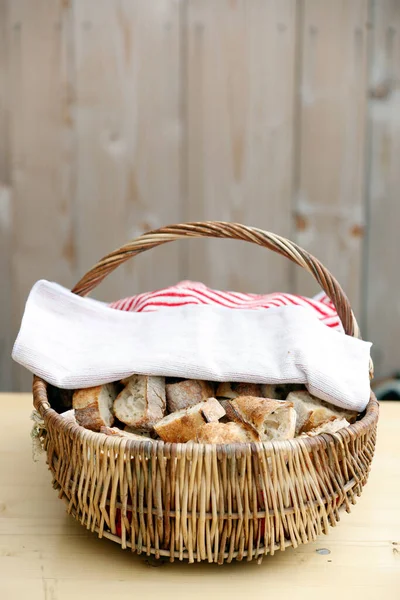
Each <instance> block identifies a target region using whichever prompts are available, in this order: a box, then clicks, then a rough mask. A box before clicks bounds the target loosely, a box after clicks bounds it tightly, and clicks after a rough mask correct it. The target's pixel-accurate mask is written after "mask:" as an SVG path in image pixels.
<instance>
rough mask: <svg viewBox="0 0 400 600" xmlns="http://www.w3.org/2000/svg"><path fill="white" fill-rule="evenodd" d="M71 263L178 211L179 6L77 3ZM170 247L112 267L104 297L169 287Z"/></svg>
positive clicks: (132, 0) (103, 0) (173, 251)
mask: <svg viewBox="0 0 400 600" xmlns="http://www.w3.org/2000/svg"><path fill="white" fill-rule="evenodd" d="M74 15H75V21H74V25H75V42H76V105H75V111H76V113H75V114H76V130H77V171H76V179H77V189H76V200H77V206H78V207H79V223H78V248H79V252H78V265H79V271H80V273H81V274H83V273H84V272H85V271H86V270H87V269H88V268H89V267H90V266H92V265H93V264H94V263H95V262H97V261H98V260H99V259H100V258H101V257H102V256H104V255H105V254H106V253H107V252H109V251H110V250H112V249H113V248H116V247H118V246H120V245H122V244H123V243H125V242H126V241H128V240H130V239H132V238H134V237H136V236H137V235H139V234H140V233H142V232H144V231H147V230H149V229H153V228H156V227H158V226H160V225H163V224H165V223H173V222H176V221H177V220H178V221H179V219H180V217H181V188H180V185H181V182H180V160H181V154H180V152H181V136H182V131H181V127H182V123H181V96H180V85H181V82H180V3H179V2H178V1H177V0H158V1H157V2H142V1H140V0H123V1H121V2H113V1H112V0H100V1H99V0H76V1H75V2H74ZM179 275H180V255H179V247H177V246H175V247H171V248H166V249H165V250H164V251H163V252H161V253H160V252H159V253H156V254H150V255H148V256H146V257H145V258H144V259H141V258H139V260H138V261H135V262H132V263H130V264H129V265H128V266H127V267H126V268H124V269H121V270H119V271H117V272H116V274H115V276H114V277H113V278H112V279H111V280H110V281H109V282H107V283H106V284H105V285H104V287H103V288H102V290H101V298H102V299H103V300H115V299H116V298H118V297H121V296H124V295H132V294H133V293H137V292H140V291H142V292H143V291H147V290H151V289H154V288H159V287H163V286H165V285H171V284H173V283H175V282H176V281H177V280H178V279H179Z"/></svg>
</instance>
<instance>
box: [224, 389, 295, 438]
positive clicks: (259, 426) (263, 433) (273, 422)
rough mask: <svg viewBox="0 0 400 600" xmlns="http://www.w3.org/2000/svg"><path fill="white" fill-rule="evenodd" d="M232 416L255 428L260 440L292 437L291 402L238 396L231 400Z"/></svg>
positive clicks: (293, 419) (292, 414)
mask: <svg viewBox="0 0 400 600" xmlns="http://www.w3.org/2000/svg"><path fill="white" fill-rule="evenodd" d="M231 405H232V408H233V414H232V416H233V417H234V418H235V420H237V421H242V422H244V423H247V424H248V425H250V426H251V427H253V428H254V429H255V431H256V432H257V433H258V435H259V436H260V439H261V441H268V440H288V439H291V438H293V437H294V433H295V426H296V412H295V410H294V408H293V404H292V403H291V402H286V401H281V400H270V399H268V398H255V397H252V396H240V397H239V398H235V399H234V400H231Z"/></svg>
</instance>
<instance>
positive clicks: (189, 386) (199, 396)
mask: <svg viewBox="0 0 400 600" xmlns="http://www.w3.org/2000/svg"><path fill="white" fill-rule="evenodd" d="M165 391H166V398H167V409H168V412H170V413H172V412H175V411H177V410H182V409H184V408H189V407H190V406H195V405H196V404H198V403H199V402H204V401H205V400H207V399H208V398H212V397H213V396H214V386H213V385H211V384H210V383H209V382H207V381H201V380H199V379H186V380H185V381H179V382H178V383H168V384H167V385H166V386H165Z"/></svg>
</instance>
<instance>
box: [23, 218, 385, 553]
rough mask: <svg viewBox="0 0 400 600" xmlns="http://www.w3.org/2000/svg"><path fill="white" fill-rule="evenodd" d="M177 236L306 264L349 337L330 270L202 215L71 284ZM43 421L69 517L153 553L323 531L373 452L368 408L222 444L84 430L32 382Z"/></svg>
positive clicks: (289, 541)
mask: <svg viewBox="0 0 400 600" xmlns="http://www.w3.org/2000/svg"><path fill="white" fill-rule="evenodd" d="M184 237H216V238H234V239H239V240H246V241H249V242H253V243H255V244H258V245H260V246H263V247H265V248H269V249H270V250H274V251H275V252H278V253H279V254H282V255H283V256H286V257H287V258H289V259H290V260H292V261H293V262H295V263H297V264H299V265H301V266H302V267H304V268H305V269H306V270H307V271H309V272H310V273H311V274H312V275H313V276H314V277H315V279H316V280H317V281H318V283H319V284H320V286H321V287H322V288H323V289H324V290H325V292H326V293H327V294H328V295H329V297H330V298H331V299H332V301H333V303H334V304H335V306H336V309H337V312H338V314H339V317H340V319H341V321H342V323H343V326H344V329H345V331H346V333H347V334H349V335H355V336H358V335H359V330H358V326H357V323H356V320H355V318H354V315H353V313H352V311H351V308H350V305H349V301H348V299H347V298H346V296H345V294H344V292H343V290H342V289H341V287H340V285H339V284H338V283H337V281H336V280H335V279H334V278H333V277H332V275H331V274H330V273H329V272H328V271H327V270H326V269H325V268H324V267H323V266H322V265H321V263H320V262H319V261H318V260H317V259H315V258H314V257H313V256H311V255H310V254H308V253H307V252H305V251H304V250H302V249H301V248H299V247H298V246H297V245H296V244H294V243H292V242H289V241H288V240H286V239H284V238H281V237H279V236H277V235H274V234H272V233H267V232H265V231H262V230H260V229H257V228H252V227H245V226H243V225H238V224H232V223H223V222H209V223H190V224H184V225H173V226H170V227H164V228H162V229H159V230H157V231H152V232H149V233H146V234H144V235H142V236H141V237H140V238H138V239H137V240H135V241H133V242H131V243H129V244H126V245H125V246H123V247H122V248H120V249H118V250H116V251H115V252H112V253H111V254H109V255H108V256H106V257H105V258H103V259H102V260H101V261H100V262H99V263H98V264H97V265H96V266H95V267H93V268H92V269H91V271H89V272H88V273H87V274H86V275H85V276H84V277H83V278H82V279H81V281H80V282H79V283H78V284H77V285H76V286H75V288H74V289H73V292H75V293H76V294H79V295H81V296H84V295H85V294H88V293H89V292H90V291H91V290H92V289H93V288H95V287H96V285H97V284H98V283H99V282H100V281H102V280H103V279H104V278H105V277H106V276H107V275H108V274H109V273H110V272H111V271H113V270H114V269H115V268H116V267H117V266H118V265H120V264H122V263H123V262H125V261H126V260H128V258H130V257H132V256H135V255H136V254H139V253H140V252H144V251H145V250H148V249H150V248H153V247H155V246H158V245H160V244H165V243H167V242H171V241H173V240H176V239H179V238H184ZM33 394H34V405H35V408H36V409H37V410H38V411H39V413H40V415H41V417H42V419H43V421H44V437H43V438H42V441H43V446H44V447H45V449H46V451H47V461H48V465H49V468H50V470H51V471H52V473H53V484H54V487H55V488H57V489H58V490H59V496H60V498H63V499H64V500H65V501H66V503H67V507H68V509H67V510H68V512H69V513H70V514H71V515H73V516H74V517H75V518H76V519H77V520H79V521H80V522H81V523H82V525H84V526H85V527H86V528H87V529H90V530H91V531H96V532H97V533H98V535H99V537H102V536H104V537H107V538H109V539H111V540H114V541H115V542H117V543H118V544H120V545H121V546H122V548H130V549H131V550H132V551H134V552H137V553H146V554H148V555H150V554H154V555H155V556H156V557H169V558H170V560H171V561H173V560H175V559H179V560H184V559H188V560H189V562H193V561H202V560H206V561H208V562H218V563H223V562H224V561H227V562H230V561H232V560H233V559H237V560H242V559H244V558H246V560H248V561H250V560H252V559H258V561H259V562H260V561H261V560H262V557H263V556H264V555H265V554H274V552H275V551H276V550H284V549H285V548H286V547H288V546H293V547H296V546H298V545H299V544H304V543H306V542H308V541H310V540H315V539H316V537H317V536H318V535H320V534H322V533H328V529H329V525H332V526H334V525H336V523H337V521H339V509H341V508H345V509H346V511H347V512H349V510H350V506H351V504H354V503H355V501H356V497H357V496H359V495H360V494H361V492H362V489H363V486H364V485H365V483H366V481H367V478H368V473H369V470H370V464H371V461H372V457H373V454H374V447H375V438H376V426H377V421H378V403H377V401H376V398H375V396H374V395H373V394H372V393H371V399H370V402H369V404H368V407H367V409H366V412H365V414H364V416H363V417H362V419H361V420H359V421H357V422H356V423H355V424H354V425H351V426H350V427H348V428H345V429H342V430H341V431H339V432H338V433H336V434H334V435H330V434H329V435H328V434H323V435H319V436H317V437H313V438H296V439H294V440H289V441H285V442H267V443H261V442H260V443H252V444H250V443H249V444H232V445H217V446H215V445H206V444H196V443H188V444H169V443H164V442H160V441H154V442H146V441H143V442H140V441H139V442H137V441H135V440H130V439H126V438H114V437H110V436H106V435H103V434H99V433H93V432H91V431H88V430H86V429H84V428H82V427H80V426H78V425H76V424H74V423H73V422H68V421H67V420H66V419H64V418H63V417H61V416H59V415H58V414H57V413H56V412H55V411H54V410H53V409H52V408H51V407H50V404H49V402H48V397H47V384H46V383H45V382H44V381H43V380H41V379H40V378H38V377H35V378H34V383H33Z"/></svg>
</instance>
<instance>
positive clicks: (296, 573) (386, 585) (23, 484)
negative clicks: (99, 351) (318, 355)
mask: <svg viewBox="0 0 400 600" xmlns="http://www.w3.org/2000/svg"><path fill="white" fill-rule="evenodd" d="M31 402H32V399H31V396H30V395H28V394H25V395H22V394H19V395H10V394H9V395H6V394H3V395H0V407H1V410H2V414H3V415H4V419H5V420H6V422H7V424H8V427H7V428H5V430H4V432H3V434H2V436H1V437H0V511H1V519H0V578H1V590H2V592H3V595H4V598H6V599H7V600H20V598H23V597H29V598H32V599H34V600H53V599H54V600H70V599H71V598H74V599H76V600H109V598H110V597H112V598H118V599H121V600H128V599H131V598H132V594H133V590H134V591H135V594H137V595H138V596H140V597H143V598H146V600H147V599H149V600H156V599H157V598H160V597H163V598H165V599H167V600H170V599H171V600H172V599H173V598H176V590H177V586H180V593H181V594H182V596H183V597H186V598H191V599H192V598H193V599H194V600H200V599H204V598H207V597H209V598H210V599H211V598H212V599H214V598H220V599H221V600H228V599H229V600H243V598H244V597H251V598H254V599H255V600H265V598H266V590H267V589H268V593H269V594H272V595H274V596H276V597H277V598H279V597H281V598H291V597H296V599H299V600H310V599H311V598H312V599H314V598H324V599H326V600H337V598H338V597H340V598H342V599H343V600H350V599H353V598H357V597H360V598H363V600H376V598H382V599H385V600H386V598H388V599H389V598H393V599H395V598H397V594H398V586H399V581H400V560H399V548H400V546H399V544H400V493H399V491H400V490H399V481H400V462H399V461H398V460H397V459H396V457H397V456H398V455H399V454H400V438H399V436H398V431H399V428H400V404H399V403H395V402H393V403H392V402H383V403H382V404H381V415H380V420H379V427H378V443H377V449H376V455H375V458H374V463H373V466H372V471H371V474H370V478H369V481H368V485H367V486H366V488H365V490H364V491H363V494H362V497H361V498H360V500H359V502H358V504H357V506H355V507H353V509H352V512H351V514H350V515H347V514H343V515H342V519H341V522H340V523H339V524H338V525H337V527H335V528H334V529H331V531H330V534H329V536H327V537H325V536H323V537H322V536H321V537H319V538H318V540H317V541H315V542H312V543H310V544H307V545H302V546H299V547H298V548H297V549H295V550H293V549H288V550H286V551H285V552H279V553H277V554H275V556H272V557H269V558H268V559H266V560H264V562H263V563H262V565H260V566H258V565H257V564H256V563H247V562H246V561H243V562H241V563H233V564H225V565H223V566H222V567H218V566H217V565H212V564H211V565H209V564H205V563H200V564H196V563H195V564H193V565H187V564H179V563H177V562H175V563H173V564H170V563H168V562H163V561H161V562H156V561H154V560H153V559H151V558H147V557H144V556H135V555H132V554H131V553H130V552H122V551H121V550H120V549H119V548H118V547H117V545H116V544H114V543H112V542H111V541H108V540H105V539H103V540H99V539H97V536H96V535H95V534H92V533H90V532H88V531H86V530H85V529H84V528H83V527H82V526H81V525H80V524H79V523H77V522H75V520H74V519H72V518H71V517H69V516H67V515H66V513H65V507H64V505H63V503H62V502H60V500H59V499H58V497H57V493H56V492H55V491H54V490H53V489H52V488H51V477H50V473H49V471H48V469H47V466H46V465H45V461H44V459H43V460H42V459H40V460H39V462H37V463H33V462H32V460H31V439H30V436H29V432H30V426H31V423H30V422H29V420H28V419H27V418H26V415H27V414H28V413H29V411H30V410H31ZM321 549H326V550H327V551H328V552H329V553H328V554H321V553H320V552H318V550H321ZM333 582H334V585H333Z"/></svg>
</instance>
